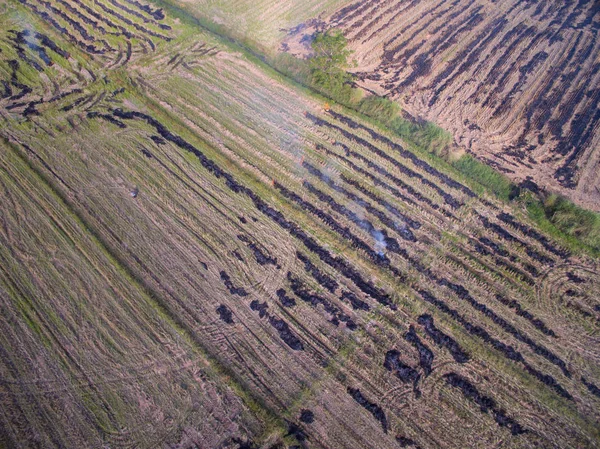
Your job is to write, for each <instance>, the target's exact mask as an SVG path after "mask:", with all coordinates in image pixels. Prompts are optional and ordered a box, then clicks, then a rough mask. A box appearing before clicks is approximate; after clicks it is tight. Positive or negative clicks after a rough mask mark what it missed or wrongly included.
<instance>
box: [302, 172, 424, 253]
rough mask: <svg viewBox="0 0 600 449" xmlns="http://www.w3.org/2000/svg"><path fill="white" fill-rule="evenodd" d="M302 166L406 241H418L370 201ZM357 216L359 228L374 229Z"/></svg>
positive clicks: (354, 217) (355, 218) (406, 229)
mask: <svg viewBox="0 0 600 449" xmlns="http://www.w3.org/2000/svg"><path fill="white" fill-rule="evenodd" d="M302 166H303V167H304V168H306V169H307V170H308V171H309V172H310V173H311V174H313V175H315V176H318V177H319V178H320V179H321V180H322V181H323V182H325V183H326V184H327V185H328V186H329V187H331V188H332V189H333V190H335V191H336V192H338V193H341V194H342V195H344V196H345V197H346V198H348V199H349V200H351V201H353V202H355V203H356V204H358V205H359V206H361V207H364V208H365V209H366V210H367V212H369V213H370V214H372V215H374V216H376V217H377V218H378V219H379V221H381V222H382V223H383V224H384V225H386V226H387V227H388V228H389V229H393V230H395V231H396V233H397V234H398V235H400V237H402V238H403V239H404V240H407V241H409V242H416V241H417V238H416V237H415V235H414V234H413V233H412V231H411V230H410V229H408V228H407V227H406V226H401V225H399V224H398V223H397V222H396V221H394V220H392V219H390V218H389V217H388V216H387V215H386V214H385V213H383V212H382V211H380V210H379V209H377V208H376V207H374V206H373V205H372V204H371V203H369V202H368V201H365V200H363V199H361V198H360V197H359V196H358V195H355V194H354V193H352V192H350V191H348V190H347V189H345V188H344V187H342V186H340V185H338V184H336V183H335V182H334V181H333V180H332V179H331V178H329V177H328V176H326V175H325V174H324V173H323V172H321V170H319V169H318V168H316V167H314V166H313V165H312V164H310V163H309V162H307V161H304V162H303V163H302ZM344 215H346V212H344ZM355 215H356V214H354V216H352V217H351V219H352V221H354V222H355V223H357V224H359V226H361V227H366V228H373V225H372V224H371V223H370V222H368V221H367V220H364V219H360V218H358V217H356V216H355ZM370 232H372V229H370Z"/></svg>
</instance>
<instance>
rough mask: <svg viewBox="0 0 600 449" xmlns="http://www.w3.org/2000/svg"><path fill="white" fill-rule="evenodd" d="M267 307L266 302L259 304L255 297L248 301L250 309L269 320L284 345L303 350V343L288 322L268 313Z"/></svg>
mask: <svg viewBox="0 0 600 449" xmlns="http://www.w3.org/2000/svg"><path fill="white" fill-rule="evenodd" d="M268 308H269V306H268V305H267V303H266V302H263V303H262V304H261V303H260V302H259V301H257V300H256V299H255V300H253V301H252V302H251V303H250V309H252V310H254V311H256V312H258V315H259V317H260V318H264V317H266V318H267V320H268V321H269V324H270V325H271V326H272V327H273V328H274V329H275V330H276V331H277V333H278V334H279V338H281V340H282V341H283V342H284V343H285V344H286V345H288V346H289V347H290V348H292V349H293V350H294V351H304V345H303V344H302V342H301V341H300V339H299V338H298V337H297V336H296V335H294V333H293V332H292V331H291V330H290V326H289V324H287V323H286V322H285V320H283V319H282V318H277V317H276V316H274V315H271V314H269V312H268V310H267V309H268Z"/></svg>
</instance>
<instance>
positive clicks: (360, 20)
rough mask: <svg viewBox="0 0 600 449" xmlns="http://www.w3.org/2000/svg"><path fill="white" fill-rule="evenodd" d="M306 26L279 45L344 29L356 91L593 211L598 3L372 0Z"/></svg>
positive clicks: (598, 157)
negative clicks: (390, 103) (386, 101)
mask: <svg viewBox="0 0 600 449" xmlns="http://www.w3.org/2000/svg"><path fill="white" fill-rule="evenodd" d="M306 25H312V26H306V27H299V28H297V29H296V30H294V31H297V32H296V33H295V34H292V35H290V36H288V37H287V38H286V41H285V42H286V44H285V45H286V46H285V48H287V49H290V51H292V52H293V53H296V54H302V53H305V52H306V48H307V47H306V45H304V46H303V45H299V43H300V42H301V41H304V42H310V39H309V36H310V35H311V33H313V32H314V31H315V29H317V28H318V29H326V28H339V29H341V30H342V31H343V32H344V35H345V36H346V37H347V38H348V39H349V41H350V48H351V49H352V50H354V51H355V54H354V57H355V58H356V60H357V62H358V67H357V68H356V74H357V76H358V79H359V82H358V84H359V85H361V86H363V87H365V88H367V89H369V90H371V91H375V92H377V93H378V94H381V95H385V96H388V97H389V98H392V99H394V100H397V101H398V102H400V104H401V105H402V106H403V108H404V109H405V111H407V112H409V113H410V114H413V115H415V116H418V117H423V118H426V119H427V120H431V121H433V122H435V123H437V124H439V125H441V126H442V127H443V128H445V129H447V130H448V131H451V132H452V134H453V135H454V137H455V141H456V142H457V144H459V145H460V146H462V147H465V148H467V149H468V150H470V151H472V152H473V153H474V154H475V155H476V156H477V157H478V158H479V159H481V160H482V161H484V162H486V163H488V164H490V165H491V166H493V167H496V168H497V169H498V170H501V171H502V172H504V173H506V174H507V175H509V177H511V178H513V179H516V180H519V181H520V180H523V179H525V178H526V177H531V178H532V179H533V180H534V182H536V183H537V184H539V185H540V186H542V187H545V188H549V189H551V190H554V191H557V192H560V193H562V194H564V195H566V196H568V197H569V198H571V199H573V200H574V201H576V202H577V203H579V204H582V205H585V206H586V207H588V208H593V209H596V210H600V187H599V182H600V178H599V177H598V173H600V170H599V169H598V168H599V164H600V153H599V152H598V148H599V146H600V132H599V129H600V127H599V123H600V109H598V107H597V106H598V104H599V102H600V65H599V64H600V62H599V59H598V58H599V57H600V40H599V39H598V35H599V32H600V6H599V4H598V2H597V1H593V0H581V1H577V2H576V1H567V2H565V1H559V0H556V1H542V0H539V1H538V0H534V1H518V0H514V1H512V0H511V1H504V2H499V1H494V0H492V1H488V0H469V1H467V0H455V1H452V2H446V1H441V0H427V1H410V0H391V1H383V0H369V1H358V2H353V3H351V4H346V5H344V7H342V8H340V9H339V10H338V11H337V12H335V13H334V14H332V15H331V16H329V17H328V18H323V20H321V21H319V22H312V23H307V24H306Z"/></svg>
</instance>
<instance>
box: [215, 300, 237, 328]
mask: <svg viewBox="0 0 600 449" xmlns="http://www.w3.org/2000/svg"><path fill="white" fill-rule="evenodd" d="M217 313H218V314H219V318H221V320H222V321H224V322H225V323H227V324H233V318H232V316H233V314H232V313H231V310H229V307H227V306H226V305H223V304H221V305H220V306H219V307H217Z"/></svg>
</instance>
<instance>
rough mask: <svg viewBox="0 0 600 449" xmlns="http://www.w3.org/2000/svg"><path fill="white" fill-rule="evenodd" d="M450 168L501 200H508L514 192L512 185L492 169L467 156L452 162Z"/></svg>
mask: <svg viewBox="0 0 600 449" xmlns="http://www.w3.org/2000/svg"><path fill="white" fill-rule="evenodd" d="M452 166H453V167H454V168H456V169H457V170H458V171H459V172H461V173H462V174H464V175H465V176H467V177H468V178H470V179H474V180H475V181H477V182H478V183H479V184H481V185H483V186H485V187H487V188H488V189H490V190H491V191H492V192H494V193H495V194H496V195H497V196H498V197H500V198H502V199H503V200H505V201H509V200H510V197H511V194H512V192H513V191H514V187H515V186H514V184H513V183H512V182H511V181H510V180H509V179H508V178H507V177H506V176H504V175H502V174H501V173H499V172H497V171H496V170H494V169H493V168H492V167H490V166H488V165H485V164H484V163H483V162H479V161H478V160H477V159H475V158H474V157H473V156H471V155H469V154H465V155H464V156H462V157H461V158H460V159H458V160H456V161H454V162H452Z"/></svg>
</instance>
